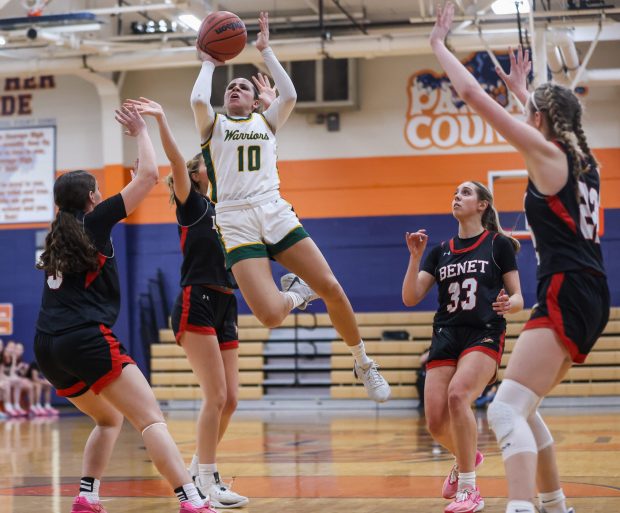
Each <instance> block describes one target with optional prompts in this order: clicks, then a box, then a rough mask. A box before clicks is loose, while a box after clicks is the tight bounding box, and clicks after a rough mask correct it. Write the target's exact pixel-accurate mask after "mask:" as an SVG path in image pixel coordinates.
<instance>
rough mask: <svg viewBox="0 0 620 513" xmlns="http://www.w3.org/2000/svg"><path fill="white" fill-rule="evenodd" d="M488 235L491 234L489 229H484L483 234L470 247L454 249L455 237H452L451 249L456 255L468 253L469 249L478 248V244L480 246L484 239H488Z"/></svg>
mask: <svg viewBox="0 0 620 513" xmlns="http://www.w3.org/2000/svg"><path fill="white" fill-rule="evenodd" d="M488 235H489V231H488V230H484V231H483V232H482V235H480V238H479V239H478V240H477V241H476V242H474V243H473V244H472V245H471V246H469V247H468V248H462V249H454V239H450V251H452V253H454V254H455V255H459V254H461V253H467V252H468V251H472V250H474V249H476V248H477V247H478V246H480V244H482V241H483V240H484V239H486V238H487V236H488Z"/></svg>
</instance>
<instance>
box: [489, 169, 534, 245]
mask: <svg viewBox="0 0 620 513" xmlns="http://www.w3.org/2000/svg"><path fill="white" fill-rule="evenodd" d="M502 178H527V170H525V169H512V170H506V171H489V172H488V173H487V184H488V188H489V191H490V192H491V194H492V195H493V197H495V182H497V180H501V179H502ZM496 207H497V205H496ZM523 216H524V219H525V229H524V230H516V229H513V230H511V231H510V232H509V234H510V235H511V236H512V237H514V238H515V239H521V240H527V239H530V238H531V234H530V227H529V225H528V224H527V218H525V213H523Z"/></svg>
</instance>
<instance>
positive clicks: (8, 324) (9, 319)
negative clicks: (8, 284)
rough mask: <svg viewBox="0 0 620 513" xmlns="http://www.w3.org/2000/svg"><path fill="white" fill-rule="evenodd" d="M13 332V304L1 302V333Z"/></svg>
mask: <svg viewBox="0 0 620 513" xmlns="http://www.w3.org/2000/svg"><path fill="white" fill-rule="evenodd" d="M12 334H13V304H12V303H0V335H12Z"/></svg>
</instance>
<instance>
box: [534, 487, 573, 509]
mask: <svg viewBox="0 0 620 513" xmlns="http://www.w3.org/2000/svg"><path fill="white" fill-rule="evenodd" d="M538 500H539V501H540V507H541V508H544V509H545V513H566V496H565V495H564V491H563V490H562V488H560V489H559V490H555V491H554V492H547V493H542V492H541V493H539V494H538Z"/></svg>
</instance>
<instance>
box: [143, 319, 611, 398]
mask: <svg viewBox="0 0 620 513" xmlns="http://www.w3.org/2000/svg"><path fill="white" fill-rule="evenodd" d="M433 315H434V312H391V313H361V314H357V320H358V323H359V325H360V331H361V334H362V337H363V339H364V341H365V344H366V350H367V352H368V354H369V355H370V356H371V357H373V358H375V359H376V361H377V362H378V363H379V364H380V366H381V372H382V373H383V375H384V376H385V378H386V379H387V380H388V381H389V382H390V384H391V386H392V397H393V398H395V399H405V398H406V399H412V398H416V397H417V391H416V388H415V381H416V370H417V369H418V368H419V366H420V355H421V354H422V353H423V352H424V350H425V349H426V348H427V347H428V346H429V345H430V339H431V334H432V321H433ZM528 316H529V311H523V312H520V313H519V314H516V315H513V316H510V317H508V318H507V320H508V328H507V337H506V348H505V353H504V357H503V358H502V369H501V370H500V377H501V376H502V375H503V368H504V367H505V365H506V362H507V361H508V358H509V356H510V353H511V352H512V349H513V347H514V344H515V342H516V338H517V336H518V334H519V332H520V330H521V328H522V326H523V324H524V322H525V320H526V319H527V318H528ZM296 321H297V323H298V324H297V325H298V327H308V328H312V327H331V323H330V320H329V317H328V316H327V314H318V315H316V316H312V315H311V314H297V315H291V316H289V317H288V318H287V319H286V320H285V322H284V324H283V327H286V328H291V327H294V326H295V322H296ZM384 331H406V332H408V333H409V336H410V339H411V340H403V341H394V340H381V339H382V336H383V332H384ZM269 335H270V330H269V329H268V328H264V327H262V326H261V324H260V323H259V321H258V320H257V319H256V318H255V317H254V316H252V315H242V316H240V318H239V340H240V342H241V343H240V348H239V355H240V357H239V369H240V390H239V399H242V400H243V399H260V398H262V397H263V395H264V386H263V385H264V383H265V379H264V375H265V372H264V362H265V352H264V350H265V345H266V343H267V341H268V340H269ZM329 361H330V364H329V376H330V379H329V383H328V385H327V386H329V396H331V397H332V398H334V399H365V398H366V393H365V390H364V387H363V386H362V385H361V384H359V383H356V382H355V380H354V377H353V373H352V371H351V365H352V362H351V355H350V353H349V350H348V348H347V347H346V345H345V344H344V342H343V341H342V340H334V341H332V342H331V357H329ZM151 384H152V386H153V389H154V391H155V395H156V397H157V398H158V399H159V400H199V399H200V390H199V388H198V385H197V383H196V380H195V378H194V376H193V374H192V372H191V369H190V367H189V363H188V362H187V359H186V358H185V354H184V352H183V350H182V349H181V348H180V347H178V346H177V345H176V344H175V342H174V337H173V334H172V331H171V330H161V331H160V343H155V344H153V345H152V346H151ZM618 394H620V307H616V308H612V309H611V314H610V321H609V323H608V325H607V328H606V329H605V332H604V334H603V335H602V336H601V338H600V339H599V341H598V342H597V344H596V345H595V346H594V349H593V351H592V353H591V354H590V356H589V357H588V359H587V360H586V363H585V364H583V365H579V366H575V367H573V368H572V369H571V370H570V371H569V373H568V375H567V377H566V379H565V380H564V381H563V382H562V383H561V384H560V385H558V386H557V387H556V388H555V389H554V391H553V393H552V395H555V396H604V395H618Z"/></svg>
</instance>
